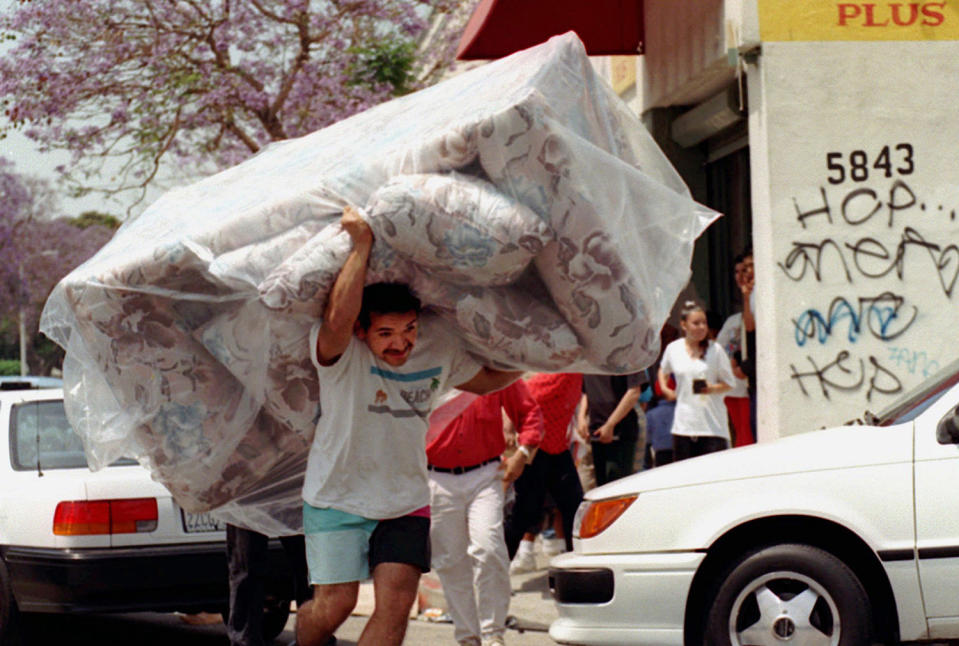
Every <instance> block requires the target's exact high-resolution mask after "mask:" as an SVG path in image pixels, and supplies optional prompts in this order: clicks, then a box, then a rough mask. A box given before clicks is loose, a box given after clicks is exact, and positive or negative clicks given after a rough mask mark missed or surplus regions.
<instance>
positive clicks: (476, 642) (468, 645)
mask: <svg viewBox="0 0 959 646" xmlns="http://www.w3.org/2000/svg"><path fill="white" fill-rule="evenodd" d="M456 645H457V646H483V645H482V644H481V643H480V639H479V637H467V638H466V639H461V640H459V641H458V642H456Z"/></svg>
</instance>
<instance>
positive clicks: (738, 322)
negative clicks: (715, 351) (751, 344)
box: [716, 312, 749, 397]
mask: <svg viewBox="0 0 959 646" xmlns="http://www.w3.org/2000/svg"><path fill="white" fill-rule="evenodd" d="M742 338H743V314H742V312H737V313H735V314H733V315H732V316H730V317H729V318H728V319H726V322H725V323H723V327H722V329H720V330H719V334H717V335H716V343H718V344H719V345H720V346H722V348H723V350H725V351H726V356H727V357H729V358H730V359H731V358H732V356H733V355H734V354H735V353H736V351H740V352H741V351H742V344H743V342H742ZM733 378H734V379H735V380H736V383H735V384H733V389H732V390H730V391H727V392H726V393H725V395H724V396H725V397H749V380H748V379H740V378H739V377H737V376H736V375H735V374H734V375H733Z"/></svg>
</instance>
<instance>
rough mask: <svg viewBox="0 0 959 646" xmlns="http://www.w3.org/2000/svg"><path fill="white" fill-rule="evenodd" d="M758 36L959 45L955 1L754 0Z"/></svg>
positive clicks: (957, 2)
mask: <svg viewBox="0 0 959 646" xmlns="http://www.w3.org/2000/svg"><path fill="white" fill-rule="evenodd" d="M759 21H760V22H759V25H760V26H759V30H760V37H761V38H762V40H764V41H777V40H806V41H817V40H959V0H938V1H936V2H931V1H930V2H908V1H907V0H900V1H899V2H879V1H876V0H873V1H872V2H837V1H836V0H759Z"/></svg>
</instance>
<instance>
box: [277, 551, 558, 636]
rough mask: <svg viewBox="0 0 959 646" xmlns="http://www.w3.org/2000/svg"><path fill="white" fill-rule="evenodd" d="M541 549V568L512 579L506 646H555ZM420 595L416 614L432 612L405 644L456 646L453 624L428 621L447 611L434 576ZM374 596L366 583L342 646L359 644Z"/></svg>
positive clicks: (416, 622)
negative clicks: (550, 636) (510, 619)
mask: <svg viewBox="0 0 959 646" xmlns="http://www.w3.org/2000/svg"><path fill="white" fill-rule="evenodd" d="M539 547H540V546H539V541H537V554H536V559H537V566H538V567H537V569H536V570H535V571H533V572H529V573H525V574H513V575H510V580H511V584H512V586H511V587H512V589H513V594H512V596H511V598H510V610H509V614H510V615H511V616H512V617H514V618H515V622H514V621H510V622H509V623H510V628H509V629H508V630H507V631H506V644H507V646H545V645H546V644H555V643H556V642H554V641H553V640H552V639H550V638H549V634H548V633H547V631H548V630H549V624H550V622H552V621H553V619H555V618H556V616H557V615H556V607H555V606H554V605H553V601H552V597H550V594H549V586H548V581H547V565H548V563H549V557H548V556H546V555H544V554H543V553H542V550H541V549H539ZM420 591H421V594H420V604H419V605H420V606H421V608H416V609H414V610H417V611H419V610H428V611H429V612H418V613H417V616H416V618H411V619H410V625H409V628H408V629H407V632H406V641H405V642H404V644H405V645H406V646H434V644H435V645H437V646H442V645H444V644H450V645H455V644H456V641H455V640H454V639H453V624H452V623H449V622H435V621H429V620H427V619H426V618H425V617H426V616H427V615H431V614H436V613H438V612H439V611H441V610H444V609H445V608H443V604H444V603H445V602H444V600H443V597H442V590H441V589H440V587H439V583H438V580H437V579H436V578H435V576H431V575H426V576H424V577H423V582H422V584H421V585H420ZM372 594H373V590H372V584H370V583H364V584H362V585H361V586H360V601H359V603H358V604H357V608H356V611H354V614H353V616H351V617H350V618H349V619H347V621H346V623H344V624H343V625H342V626H341V627H340V629H339V630H338V631H336V639H337V644H338V645H339V646H354V645H355V644H356V642H357V640H358V639H359V637H360V633H362V632H363V627H364V626H365V625H366V620H367V618H368V617H369V613H370V612H371V611H372V607H373V604H372ZM293 626H294V623H293V616H292V615H291V617H290V620H289V621H288V622H287V625H286V629H285V630H284V631H283V634H282V635H280V637H278V638H277V639H276V641H275V642H274V644H275V646H286V645H287V644H289V643H290V641H291V640H292V639H293V637H294V633H293Z"/></svg>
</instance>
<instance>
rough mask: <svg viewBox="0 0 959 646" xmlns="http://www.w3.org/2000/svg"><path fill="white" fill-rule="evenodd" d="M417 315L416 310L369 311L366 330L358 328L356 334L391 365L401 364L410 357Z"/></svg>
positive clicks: (374, 352) (414, 337) (414, 341)
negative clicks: (397, 311) (368, 321)
mask: <svg viewBox="0 0 959 646" xmlns="http://www.w3.org/2000/svg"><path fill="white" fill-rule="evenodd" d="M418 323H419V317H418V316H417V314H416V312H404V313H395V312H393V313H389V314H377V313H375V312H371V313H370V327H369V329H368V330H364V329H362V328H359V329H358V330H357V331H356V336H357V337H359V339H360V340H361V341H364V342H366V345H367V346H368V347H369V349H370V351H371V352H372V353H373V354H375V355H376V356H377V357H379V358H380V359H382V360H383V361H385V362H386V363H388V364H390V365H391V366H402V365H403V364H404V363H406V360H407V359H409V358H410V352H412V351H413V344H414V343H416V332H417V326H418Z"/></svg>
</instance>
